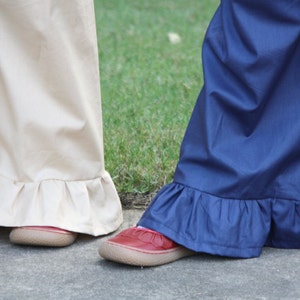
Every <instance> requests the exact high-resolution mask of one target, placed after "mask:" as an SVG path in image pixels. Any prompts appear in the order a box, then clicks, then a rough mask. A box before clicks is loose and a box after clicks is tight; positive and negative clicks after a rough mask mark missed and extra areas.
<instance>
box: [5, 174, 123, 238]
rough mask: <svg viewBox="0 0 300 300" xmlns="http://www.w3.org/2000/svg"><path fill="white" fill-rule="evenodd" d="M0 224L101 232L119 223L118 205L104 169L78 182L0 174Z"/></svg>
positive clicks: (117, 225)
mask: <svg viewBox="0 0 300 300" xmlns="http://www.w3.org/2000/svg"><path fill="white" fill-rule="evenodd" d="M0 189H1V201H0V211H1V219H0V226H7V227H16V226H33V225H34V226H54V227H59V228H63V229H66V230H69V231H74V232H80V233H84V234H90V235H94V236H98V235H103V234H107V233H110V232H112V231H114V230H116V229H117V228H118V227H119V226H120V224H121V223H122V211H121V204H120V200H119V197H118V194H117V192H116V190H115V187H114V185H113V183H112V179H111V177H110V175H109V174H108V173H107V172H104V173H103V174H102V176H101V177H99V178H95V179H91V180H85V181H84V180H82V181H63V180H56V179H51V180H43V181H40V182H26V183H24V182H16V181H12V180H10V179H7V178H4V177H0Z"/></svg>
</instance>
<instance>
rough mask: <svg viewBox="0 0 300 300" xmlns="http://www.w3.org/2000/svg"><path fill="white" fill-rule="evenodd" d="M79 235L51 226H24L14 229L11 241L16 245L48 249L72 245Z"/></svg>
mask: <svg viewBox="0 0 300 300" xmlns="http://www.w3.org/2000/svg"><path fill="white" fill-rule="evenodd" d="M76 237H77V233H75V232H70V231H67V230H64V229H60V228H56V227H50V226H24V227H16V228H14V229H12V231H11V232H10V235H9V239H10V241H11V242H12V243H14V244H21V245H30V246H46V247H65V246H69V245H71V244H72V243H73V242H74V241H75V240H76Z"/></svg>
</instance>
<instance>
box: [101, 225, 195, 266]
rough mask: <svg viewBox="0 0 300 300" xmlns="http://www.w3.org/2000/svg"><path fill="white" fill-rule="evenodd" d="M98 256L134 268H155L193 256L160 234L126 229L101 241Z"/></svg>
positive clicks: (190, 252) (145, 230) (146, 230)
mask: <svg viewBox="0 0 300 300" xmlns="http://www.w3.org/2000/svg"><path fill="white" fill-rule="evenodd" d="M99 254H100V256H102V257H103V258H105V259H108V260H112V261H115V262H118V263H124V264H129V265H136V266H157V265H162V264H166V263H170V262H172V261H175V260H177V259H180V258H182V257H184V256H189V255H192V254H194V252H193V251H191V250H188V249H187V248H184V247H182V246H179V245H178V244H176V243H174V242H173V241H172V240H170V239H168V238H166V237H165V236H163V235H162V234H160V233H158V232H156V231H153V230H150V229H147V228H139V227H132V228H128V229H126V230H124V231H122V232H121V233H119V234H118V235H116V236H115V237H113V238H110V239H108V240H106V241H102V242H101V244H100V248H99Z"/></svg>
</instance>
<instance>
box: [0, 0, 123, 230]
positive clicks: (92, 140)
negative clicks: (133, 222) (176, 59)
mask: <svg viewBox="0 0 300 300" xmlns="http://www.w3.org/2000/svg"><path fill="white" fill-rule="evenodd" d="M121 222H122V214H121V205H120V201H119V198H118V195H117V192H116V190H115V187H114V184H113V182H112V180H111V178H110V175H109V174H108V173H107V172H106V171H105V169H104V158H103V141H102V120H101V103H100V87H99V71H98V49H97V39H96V31H95V18H94V7H93V1H92V0H84V1H83V0H13V1H12V0H0V226H25V225H41V226H42V225H48V226H56V227H60V228H64V229H67V230H71V231H76V232H82V233H87V234H92V235H101V234H106V233H108V232H111V231H114V230H116V229H117V228H118V226H119V225H120V223H121Z"/></svg>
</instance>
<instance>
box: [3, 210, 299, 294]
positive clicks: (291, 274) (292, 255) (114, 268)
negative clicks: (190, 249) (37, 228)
mask: <svg viewBox="0 0 300 300" xmlns="http://www.w3.org/2000/svg"><path fill="white" fill-rule="evenodd" d="M141 214H142V211H140V210H125V211H124V217H125V221H124V224H123V226H122V229H123V228H126V227H128V226H131V225H134V224H135V223H136V221H137V220H138V219H139V217H140V215H141ZM8 234H9V230H8V229H5V228H1V229H0V248H1V249H0V299H1V300H4V299H13V300H19V299H27V300H31V299H38V300H41V299H42V300H45V299H59V300H67V299H72V300H75V299H80V300H84V299H164V300H165V299H300V250H279V249H271V248H265V249H264V251H263V254H262V255H261V257H260V258H255V259H247V260H242V259H227V258H221V257H213V256H209V255H204V254H202V255H197V256H194V257H188V258H184V259H182V260H179V261H176V262H174V263H171V264H168V265H164V266H161V267H155V268H137V267H130V266H124V265H118V264H115V263H111V262H107V261H104V260H102V259H101V258H100V257H99V256H98V253H97V248H98V244H99V241H100V238H98V239H95V238H91V237H88V236H81V237H80V238H79V239H78V241H77V242H76V243H75V244H74V245H72V246H70V247H67V248H61V249H47V248H32V247H21V246H13V245H11V244H10V243H9V241H8ZM104 238H107V237H104Z"/></svg>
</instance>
